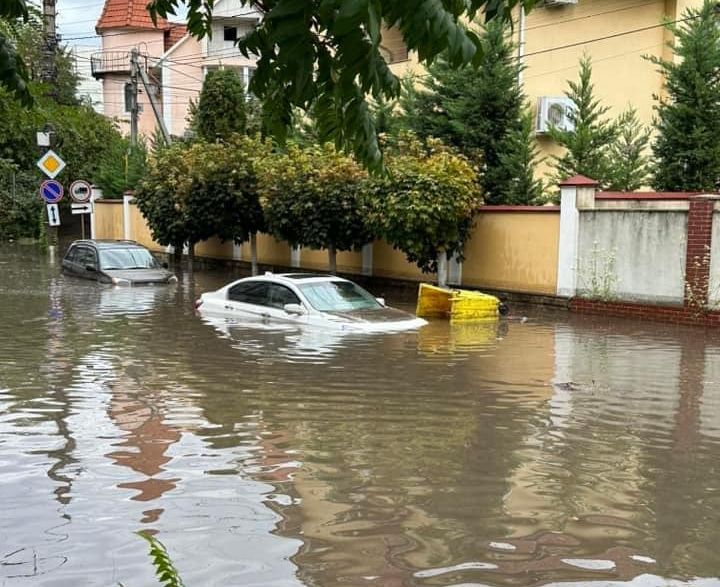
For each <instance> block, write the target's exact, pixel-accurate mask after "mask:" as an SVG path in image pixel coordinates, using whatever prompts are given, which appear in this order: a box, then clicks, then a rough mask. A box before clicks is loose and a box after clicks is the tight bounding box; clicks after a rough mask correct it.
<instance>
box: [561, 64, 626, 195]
mask: <svg viewBox="0 0 720 587" xmlns="http://www.w3.org/2000/svg"><path fill="white" fill-rule="evenodd" d="M568 85H569V87H570V89H569V90H568V91H567V92H565V95H566V96H567V97H568V98H570V99H571V100H572V102H573V104H574V108H573V109H572V110H571V111H570V112H569V114H568V118H569V119H570V121H571V122H572V124H573V129H572V130H565V129H561V128H558V127H554V128H551V129H550V131H549V135H550V137H551V138H552V139H553V140H554V141H556V142H557V143H558V144H560V146H562V147H564V148H565V153H564V154H563V155H562V156H560V157H556V158H555V160H556V161H555V170H556V175H557V180H558V181H561V180H563V179H566V178H568V177H571V176H573V175H578V174H580V175H585V176H587V177H591V178H593V179H594V180H596V181H598V182H599V183H600V186H601V187H603V188H605V187H607V185H608V179H609V177H610V159H609V148H610V145H612V143H613V142H614V141H615V139H616V137H617V133H618V130H617V125H616V123H614V122H613V121H611V120H609V119H608V118H607V117H606V116H605V115H606V114H607V112H608V110H609V108H608V107H606V106H602V105H601V104H600V101H599V100H598V99H597V98H595V94H594V86H593V84H592V64H591V62H590V58H589V57H583V58H582V59H581V60H580V77H579V79H578V81H577V82H572V81H571V82H568Z"/></svg>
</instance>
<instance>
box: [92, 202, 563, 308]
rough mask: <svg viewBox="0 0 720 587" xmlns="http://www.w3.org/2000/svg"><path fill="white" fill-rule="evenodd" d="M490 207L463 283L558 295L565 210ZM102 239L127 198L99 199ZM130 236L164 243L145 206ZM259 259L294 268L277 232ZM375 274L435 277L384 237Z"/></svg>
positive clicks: (227, 246)
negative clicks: (145, 215) (146, 215)
mask: <svg viewBox="0 0 720 587" xmlns="http://www.w3.org/2000/svg"><path fill="white" fill-rule="evenodd" d="M537 210H538V211H520V212H518V211H507V210H505V211H503V210H494V211H485V212H481V213H480V214H479V215H478V217H477V221H476V225H475V228H474V229H473V233H472V236H471V238H470V240H469V241H468V243H467V244H466V247H465V261H464V263H463V266H462V284H463V285H466V286H472V287H478V288H483V287H486V288H491V289H500V290H506V291H517V292H527V293H537V294H550V295H552V294H554V293H555V288H556V283H557V258H558V257H557V255H558V239H559V231H560V214H559V212H558V211H557V210H556V209H555V210H547V209H537ZM95 227H96V237H97V238H108V239H120V238H123V235H124V231H123V206H122V203H121V202H117V203H114V202H112V201H102V200H101V201H98V202H96V204H95ZM130 238H131V239H132V240H136V241H138V242H139V243H141V244H143V245H145V246H146V247H148V248H149V249H151V250H154V251H163V250H164V247H162V246H161V245H158V244H157V243H155V242H154V241H153V240H152V237H151V236H150V231H149V229H148V227H147V224H146V223H145V220H144V218H143V217H142V215H141V214H140V211H139V210H138V209H137V208H136V207H135V206H134V205H132V204H131V205H130ZM257 244H258V262H259V263H261V264H264V265H274V266H277V267H290V246H289V245H288V244H287V243H285V242H281V241H278V240H276V239H275V238H273V237H272V236H269V235H266V234H260V235H258V238H257ZM195 254H196V255H197V256H199V257H208V258H215V259H232V258H233V245H232V243H230V242H225V243H222V242H220V241H219V240H218V239H216V238H213V239H210V240H208V241H205V242H202V243H198V244H197V245H196V247H195ZM300 259H301V263H300V266H301V267H303V268H306V269H315V270H320V271H327V268H328V260H327V251H325V250H313V249H303V250H302V252H301V255H300ZM242 260H243V261H246V262H248V261H250V244H249V243H243V246H242ZM338 270H339V271H341V272H347V273H357V274H359V273H361V272H362V253H360V252H348V251H343V252H340V253H338ZM372 274H373V275H375V276H378V277H389V278H395V279H407V280H412V281H432V280H435V278H436V276H435V275H434V274H423V273H422V272H421V271H420V270H419V269H418V268H417V267H416V266H415V265H414V264H412V263H409V262H408V261H407V260H406V259H405V254H404V253H402V252H401V251H397V250H395V249H393V248H392V247H391V246H390V245H388V244H387V243H385V242H383V241H376V242H375V243H374V244H373V269H372Z"/></svg>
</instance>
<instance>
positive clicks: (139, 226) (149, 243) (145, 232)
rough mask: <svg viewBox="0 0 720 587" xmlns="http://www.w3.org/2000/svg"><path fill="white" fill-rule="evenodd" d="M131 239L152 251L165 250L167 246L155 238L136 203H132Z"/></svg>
mask: <svg viewBox="0 0 720 587" xmlns="http://www.w3.org/2000/svg"><path fill="white" fill-rule="evenodd" d="M121 218H122V217H121ZM130 239H131V240H134V241H137V242H139V243H140V244H141V245H143V246H146V247H147V248H148V249H150V250H151V251H164V250H165V247H163V246H162V245H159V244H158V243H156V242H155V241H154V240H153V238H152V235H151V234H150V228H148V225H147V223H146V222H145V218H143V215H142V214H141V213H140V210H138V208H137V206H135V204H130Z"/></svg>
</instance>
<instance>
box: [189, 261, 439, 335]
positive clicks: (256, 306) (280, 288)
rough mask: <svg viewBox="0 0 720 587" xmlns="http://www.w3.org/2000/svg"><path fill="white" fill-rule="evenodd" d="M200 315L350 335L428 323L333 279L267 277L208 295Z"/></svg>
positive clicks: (242, 281) (295, 275) (199, 303)
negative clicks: (334, 331) (296, 326)
mask: <svg viewBox="0 0 720 587" xmlns="http://www.w3.org/2000/svg"><path fill="white" fill-rule="evenodd" d="M195 308H196V309H197V310H198V312H199V313H201V314H203V315H208V316H222V317H224V318H227V319H230V320H237V321H242V320H247V319H256V320H262V321H273V322H274V321H278V322H284V323H295V324H305V325H311V326H312V325H315V326H322V327H324V328H331V329H334V330H345V331H349V332H390V331H398V330H410V329H414V328H419V327H421V326H424V325H425V324H427V322H426V321H425V320H423V319H422V318H417V317H415V316H413V315H412V314H408V313H407V312H403V311H402V310H396V309H393V308H388V307H387V306H385V302H384V300H382V299H380V298H375V297H373V296H372V295H371V294H370V293H368V292H367V291H365V290H364V289H363V288H361V287H360V286H359V285H357V284H355V283H353V282H352V281H348V280H347V279H343V278H341V277H335V276H333V275H317V274H314V273H281V274H273V273H266V274H265V275H262V276H258V277H246V278H244V279H239V280H237V281H234V282H232V283H231V284H229V285H226V286H225V287H221V288H220V289H218V290H217V291H213V292H208V293H204V294H202V295H201V296H200V299H199V300H197V301H196V302H195Z"/></svg>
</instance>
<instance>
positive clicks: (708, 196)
mask: <svg viewBox="0 0 720 587" xmlns="http://www.w3.org/2000/svg"><path fill="white" fill-rule="evenodd" d="M690 199H691V200H710V201H717V200H720V194H697V195H695V196H691V197H690Z"/></svg>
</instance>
